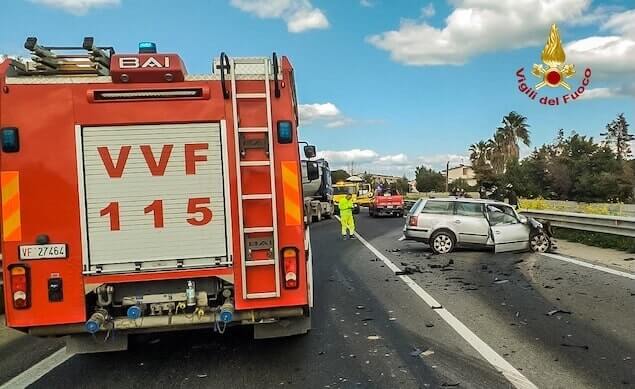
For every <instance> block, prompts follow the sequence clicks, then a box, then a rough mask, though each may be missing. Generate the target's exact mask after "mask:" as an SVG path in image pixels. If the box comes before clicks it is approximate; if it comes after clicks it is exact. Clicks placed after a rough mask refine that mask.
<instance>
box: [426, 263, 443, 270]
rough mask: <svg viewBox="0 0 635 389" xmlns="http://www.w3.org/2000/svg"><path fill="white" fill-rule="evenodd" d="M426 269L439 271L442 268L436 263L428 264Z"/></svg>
mask: <svg viewBox="0 0 635 389" xmlns="http://www.w3.org/2000/svg"><path fill="white" fill-rule="evenodd" d="M428 267H429V268H430V269H440V268H441V267H442V266H441V265H439V264H436V263H429V264H428Z"/></svg>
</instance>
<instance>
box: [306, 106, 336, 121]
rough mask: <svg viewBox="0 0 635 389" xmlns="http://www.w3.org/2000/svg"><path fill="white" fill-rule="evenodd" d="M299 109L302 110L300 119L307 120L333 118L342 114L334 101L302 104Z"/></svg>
mask: <svg viewBox="0 0 635 389" xmlns="http://www.w3.org/2000/svg"><path fill="white" fill-rule="evenodd" d="M298 110H299V112H300V120H303V121H306V122H313V121H316V120H332V119H334V118H338V117H339V116H340V115H341V114H342V112H341V111H340V110H339V108H337V107H336V106H335V104H333V103H324V104H320V103H316V104H300V106H299V108H298Z"/></svg>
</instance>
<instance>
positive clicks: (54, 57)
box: [14, 37, 115, 76]
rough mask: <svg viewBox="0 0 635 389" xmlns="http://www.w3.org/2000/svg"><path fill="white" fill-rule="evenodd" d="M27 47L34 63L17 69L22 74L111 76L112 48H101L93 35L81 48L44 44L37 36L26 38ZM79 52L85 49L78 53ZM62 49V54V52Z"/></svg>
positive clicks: (25, 46) (15, 66)
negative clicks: (38, 41)
mask: <svg viewBox="0 0 635 389" xmlns="http://www.w3.org/2000/svg"><path fill="white" fill-rule="evenodd" d="M24 48H25V49H27V50H29V51H30V52H31V55H32V57H31V60H32V61H33V65H34V66H19V65H15V64H14V68H15V69H16V70H17V71H18V73H19V74H20V75H41V76H48V75H97V76H108V75H110V58H111V57H112V55H113V54H114V53H115V50H114V49H113V48H112V47H98V46H95V44H94V38H93V37H85V38H84V41H83V43H82V46H80V47H74V46H42V45H39V44H38V43H37V38H36V37H29V38H27V40H26V42H25V43H24ZM77 51H82V53H81V54H78V53H77ZM60 52H62V53H60Z"/></svg>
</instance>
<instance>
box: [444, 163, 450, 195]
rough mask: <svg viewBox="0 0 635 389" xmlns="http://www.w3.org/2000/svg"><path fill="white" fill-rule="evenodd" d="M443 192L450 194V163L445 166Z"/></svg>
mask: <svg viewBox="0 0 635 389" xmlns="http://www.w3.org/2000/svg"><path fill="white" fill-rule="evenodd" d="M445 191H446V192H450V161H448V163H447V164H446V165H445Z"/></svg>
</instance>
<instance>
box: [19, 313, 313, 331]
mask: <svg viewBox="0 0 635 389" xmlns="http://www.w3.org/2000/svg"><path fill="white" fill-rule="evenodd" d="M303 315H304V309H303V308H302V307H294V308H280V309H266V310H249V311H236V312H234V317H233V321H232V323H230V324H232V325H235V324H257V323H258V322H260V321H262V320H271V319H283V318H292V317H301V316H303ZM220 321H221V319H220V313H218V312H210V313H206V314H205V315H203V316H200V317H199V316H197V315H192V314H179V315H172V316H167V315H166V316H144V317H142V318H140V319H138V320H131V319H129V318H127V317H117V318H115V319H114V320H113V321H112V322H109V323H108V324H107V325H106V326H105V327H102V328H101V329H100V331H108V330H113V329H114V330H116V331H125V332H126V333H129V334H134V333H143V332H160V331H176V330H179V329H192V327H198V328H203V327H213V326H214V324H215V323H217V322H220ZM85 333H86V328H85V326H84V324H68V325H56V326H43V327H32V328H29V334H31V335H34V336H57V335H71V334H85Z"/></svg>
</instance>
